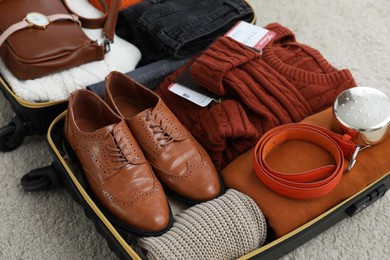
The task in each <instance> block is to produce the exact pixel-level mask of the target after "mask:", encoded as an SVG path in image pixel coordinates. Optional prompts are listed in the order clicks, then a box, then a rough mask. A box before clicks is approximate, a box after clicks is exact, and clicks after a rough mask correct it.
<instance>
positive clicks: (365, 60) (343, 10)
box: [0, 0, 390, 259]
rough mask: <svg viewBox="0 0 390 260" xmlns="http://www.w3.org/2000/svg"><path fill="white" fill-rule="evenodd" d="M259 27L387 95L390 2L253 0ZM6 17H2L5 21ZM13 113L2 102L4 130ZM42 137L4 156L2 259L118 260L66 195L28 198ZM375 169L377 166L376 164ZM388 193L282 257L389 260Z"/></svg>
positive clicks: (44, 160) (44, 158)
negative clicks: (24, 181)
mask: <svg viewBox="0 0 390 260" xmlns="http://www.w3.org/2000/svg"><path fill="white" fill-rule="evenodd" d="M249 2H250V3H251V4H252V5H253V7H254V9H255V11H256V14H257V24H258V25H259V26H264V25H266V24H268V23H270V22H278V23H280V24H282V25H284V26H286V27H288V28H290V29H291V30H292V31H293V32H294V33H295V34H296V37H297V40H298V41H299V42H302V43H305V44H307V45H310V46H312V47H314V48H316V49H317V50H319V51H320V52H321V53H322V54H323V55H324V56H325V58H326V59H327V60H328V61H329V62H330V63H331V64H333V65H334V66H335V67H337V68H348V69H350V70H351V71H352V74H353V75H354V77H355V79H356V81H357V83H358V84H359V85H361V86H373V87H376V88H378V89H381V90H382V91H384V92H386V93H387V94H388V95H390V1H388V0H359V1H353V0H340V1H328V0H316V1H313V0H311V1H310V0H300V1H297V0H276V1H259V0H251V1H249ZM0 19H1V18H0ZM12 116H13V111H12V109H11V107H10V105H9V103H8V101H7V100H6V99H5V98H4V97H2V96H1V97H0V126H3V125H6V124H8V122H9V120H10V119H11V118H12ZM51 161H52V157H51V154H50V152H49V149H48V146H47V144H46V140H45V137H43V136H33V137H27V138H26V140H25V142H24V143H23V145H22V146H21V147H19V148H18V149H16V150H14V151H12V152H8V153H0V165H1V166H0V259H115V255H114V254H113V253H112V252H111V251H110V250H109V248H108V247H107V245H106V242H105V240H104V239H103V238H102V237H101V236H100V235H98V234H97V232H96V231H95V228H94V226H93V224H92V222H91V221H89V220H88V219H87V218H86V217H85V216H84V213H83V211H82V209H81V207H80V206H79V205H77V204H76V203H75V202H74V201H73V200H72V199H71V197H70V196H69V195H68V194H67V193H66V192H65V191H64V190H62V189H59V190H54V191H39V192H25V191H24V190H23V189H22V188H21V186H20V184H19V182H20V178H21V177H22V176H23V175H24V174H25V173H27V172H28V171H30V170H32V169H35V168H37V167H41V166H45V165H48V164H50V162H51ZM373 167H374V166H373ZM389 219H390V195H389V194H387V195H386V196H385V197H384V198H382V199H381V200H379V201H378V202H376V203H375V204H374V205H372V206H370V207H369V208H368V209H366V210H364V211H363V212H360V213H359V214H357V215H356V216H355V217H353V218H347V219H345V220H343V221H341V222H340V223H338V224H336V225H335V226H333V227H332V228H330V229H328V230H327V231H325V232H323V233H322V234H319V235H318V236H317V237H316V238H314V239H312V240H311V241H309V242H307V243H306V244H304V245H302V246H301V247H299V248H298V249H296V250H294V251H293V252H291V253H289V254H287V255H286V256H285V257H284V258H283V259H389V257H390V256H389V249H390V235H389V233H390V220H389Z"/></svg>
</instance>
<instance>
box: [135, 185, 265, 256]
mask: <svg viewBox="0 0 390 260" xmlns="http://www.w3.org/2000/svg"><path fill="white" fill-rule="evenodd" d="M174 221H175V222H174V224H173V227H172V228H171V229H170V230H169V231H168V232H167V233H165V234H164V235H162V236H159V237H147V238H140V239H139V240H138V245H137V247H138V249H142V250H137V251H143V252H145V250H146V252H147V253H145V256H144V257H145V258H146V259H149V260H154V259H156V260H157V259H158V260H162V259H167V260H168V259H169V260H174V259H180V260H182V259H201V260H204V259H213V260H218V259H221V260H228V259H237V258H238V257H240V256H243V255H245V254H247V253H249V252H251V251H253V250H254V249H256V248H258V247H260V246H261V245H262V244H263V243H264V241H265V239H266V234H267V225H266V221H265V218H264V215H263V214H262V212H261V210H260V209H259V208H258V207H257V205H256V204H255V202H254V201H253V200H252V199H251V198H249V197H248V196H246V195H244V194H243V193H241V192H238V191H236V190H233V189H229V190H228V191H227V192H226V193H225V194H224V195H222V196H221V197H219V198H216V199H214V200H211V201H208V202H204V203H201V204H198V205H195V206H193V207H191V208H188V209H186V210H184V211H182V212H180V213H178V214H177V215H176V216H175V219H174ZM139 253H140V254H142V253H141V252H139Z"/></svg>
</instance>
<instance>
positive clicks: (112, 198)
mask: <svg viewBox="0 0 390 260" xmlns="http://www.w3.org/2000/svg"><path fill="white" fill-rule="evenodd" d="M90 181H91V183H90V185H94V186H96V187H97V188H98V189H99V191H100V194H103V195H104V197H106V199H108V200H110V201H112V202H113V203H114V204H116V205H119V206H131V205H134V204H136V203H137V202H138V201H139V200H140V199H142V198H143V197H148V196H153V195H154V194H156V193H157V192H158V191H159V187H158V186H157V185H154V187H153V189H152V190H151V191H148V192H145V191H141V190H138V191H137V192H136V194H135V196H134V197H133V198H132V199H131V200H128V201H123V200H121V199H118V198H117V197H115V196H114V195H112V194H111V193H109V192H108V191H107V190H105V189H104V188H103V187H102V185H101V184H100V183H99V182H97V181H96V179H95V178H93V177H92V178H90Z"/></svg>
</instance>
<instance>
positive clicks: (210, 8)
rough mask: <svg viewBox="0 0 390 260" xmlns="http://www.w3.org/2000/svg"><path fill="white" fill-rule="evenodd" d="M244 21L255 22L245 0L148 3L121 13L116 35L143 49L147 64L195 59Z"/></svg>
mask: <svg viewBox="0 0 390 260" xmlns="http://www.w3.org/2000/svg"><path fill="white" fill-rule="evenodd" d="M240 20H243V21H247V22H252V20H254V13H253V10H252V9H251V8H250V6H249V5H248V4H247V3H246V1H244V0H180V1H176V0H164V1H162V0H153V1H151V0H148V1H146V0H145V1H142V2H140V3H138V4H136V5H132V6H129V7H127V8H124V9H122V10H120V12H119V14H118V22H117V26H116V33H117V34H118V36H120V37H122V38H123V39H125V40H127V41H129V42H131V43H133V44H134V45H135V46H137V47H138V48H139V49H140V50H141V53H142V60H141V64H142V65H146V64H149V63H151V62H154V61H157V60H160V59H163V58H167V57H174V58H176V59H183V58H189V57H192V56H194V55H195V54H197V52H199V51H201V50H203V49H205V48H206V47H207V46H208V45H209V44H210V43H211V42H213V41H214V40H215V39H216V38H217V37H218V36H220V35H223V34H225V33H226V32H227V31H228V30H230V28H232V27H233V25H234V24H236V23H237V22H238V21H240Z"/></svg>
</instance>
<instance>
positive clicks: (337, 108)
mask: <svg viewBox="0 0 390 260" xmlns="http://www.w3.org/2000/svg"><path fill="white" fill-rule="evenodd" d="M333 110H334V115H335V117H336V119H337V121H338V122H339V123H340V124H341V127H342V128H343V129H350V130H354V131H356V132H358V133H359V135H360V137H361V139H362V140H363V142H364V143H365V144H374V143H377V142H379V141H381V140H382V139H383V137H384V135H385V134H386V132H387V128H388V126H389V123H390V99H389V97H387V96H386V94H385V93H383V92H382V91H380V90H378V89H375V88H371V87H355V88H351V89H348V90H345V91H344V92H342V93H341V94H340V95H338V97H337V98H336V100H335V102H334V106H333Z"/></svg>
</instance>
